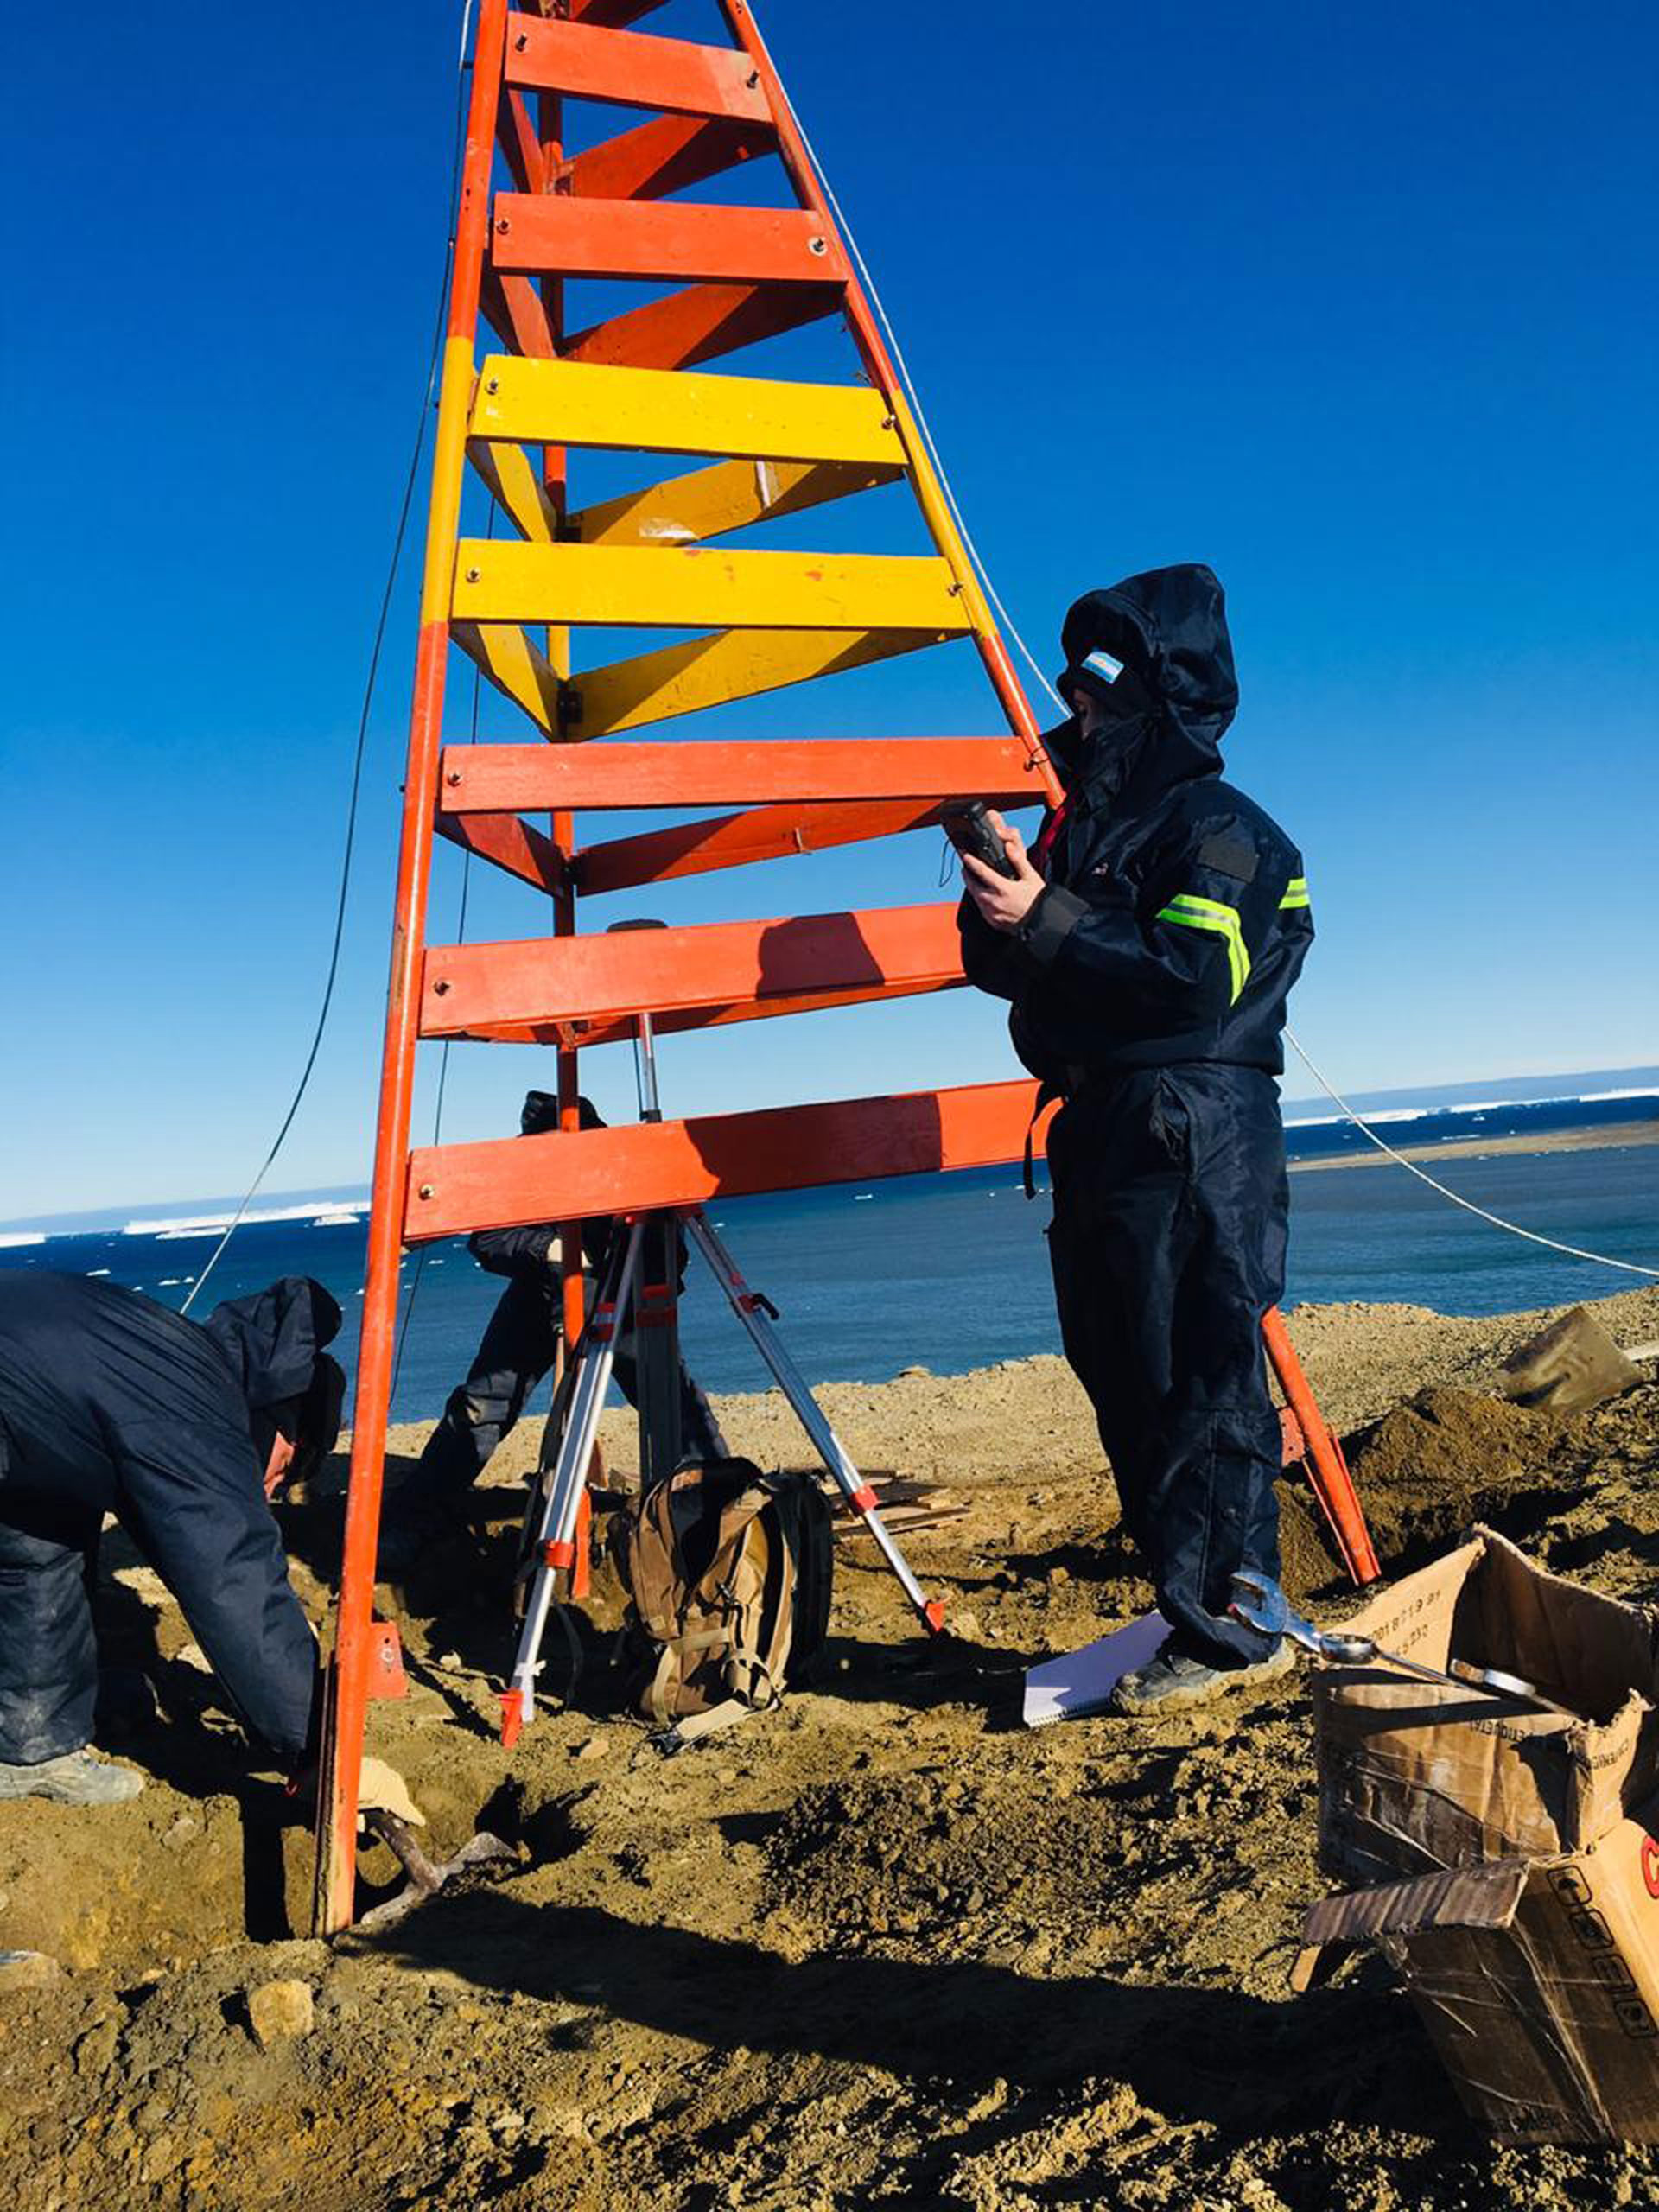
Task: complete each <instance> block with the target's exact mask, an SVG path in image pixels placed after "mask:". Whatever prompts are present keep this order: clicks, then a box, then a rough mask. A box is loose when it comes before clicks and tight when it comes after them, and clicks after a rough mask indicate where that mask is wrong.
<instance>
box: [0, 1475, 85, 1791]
mask: <svg viewBox="0 0 1659 2212" xmlns="http://www.w3.org/2000/svg"><path fill="white" fill-rule="evenodd" d="M98 1532H99V1515H98V1514H96V1513H88V1512H86V1511H84V1510H77V1509H75V1508H73V1507H66V1506H64V1505H62V1504H61V1503H57V1502H55V1501H54V1500H51V1499H48V1498H42V1497H35V1496H33V1495H32V1494H30V1493H29V1492H28V1491H20V1490H18V1489H16V1487H15V1486H14V1485H13V1484H9V1483H0V1762H3V1763H4V1764H6V1765H8V1766H36V1765H38V1764H40V1762H41V1760H42V1759H52V1758H59V1757H60V1756H61V1755H62V1754H63V1753H64V1752H66V1751H79V1750H80V1749H81V1747H82V1746H83V1745H86V1744H90V1743H91V1741H92V1719H93V1714H94V1712H95V1709H96V1707H97V1704H98V1644H97V1641H96V1639H95V1637H94V1635H93V1632H92V1574H93V1570H94V1567H95V1565H96V1562H97V1557H98Z"/></svg>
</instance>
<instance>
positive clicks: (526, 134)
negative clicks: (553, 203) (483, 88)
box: [495, 92, 547, 192]
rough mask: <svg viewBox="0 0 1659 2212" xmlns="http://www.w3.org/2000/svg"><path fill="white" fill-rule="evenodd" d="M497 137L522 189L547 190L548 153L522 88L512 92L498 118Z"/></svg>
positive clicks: (513, 175) (531, 190) (496, 120)
mask: <svg viewBox="0 0 1659 2212" xmlns="http://www.w3.org/2000/svg"><path fill="white" fill-rule="evenodd" d="M495 140H496V143H497V145H499V147H500V149H501V152H502V156H503V158H504V159H505V162H506V164H507V167H508V168H509V170H511V172H512V181H513V182H514V183H515V184H516V185H517V186H518V189H519V191H520V192H545V191H546V189H547V156H546V155H545V154H544V153H543V150H542V142H541V140H540V138H539V137H537V132H536V125H535V124H534V123H533V122H532V121H531V115H530V110H529V109H528V108H527V107H526V106H525V105H524V94H523V93H522V92H509V93H508V94H507V97H506V98H505V99H504V100H503V101H502V103H501V106H500V109H499V112H498V114H497V116H496V118H495Z"/></svg>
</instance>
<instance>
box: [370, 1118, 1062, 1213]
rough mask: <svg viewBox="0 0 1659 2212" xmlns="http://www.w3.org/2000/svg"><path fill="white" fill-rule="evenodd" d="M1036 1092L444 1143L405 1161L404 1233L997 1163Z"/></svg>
mask: <svg viewBox="0 0 1659 2212" xmlns="http://www.w3.org/2000/svg"><path fill="white" fill-rule="evenodd" d="M1036 1096H1037V1086H1036V1084H1034V1083H996V1084H974V1085H971V1086H969V1087H967V1088H964V1089H962V1090H921V1091H912V1092H910V1093H908V1094H906V1095H901V1096H898V1097H893V1098H846V1099H838V1100H835V1101H832V1102H830V1103H827V1104H823V1105H817V1106H780V1107H773V1108H770V1109H765V1110H763V1111H760V1112H759V1113H748V1114H718V1115H710V1116H705V1117H702V1118H699V1119H697V1120H695V1121H690V1122H646V1123H644V1124H640V1125H638V1126H635V1127H632V1128H615V1129H592V1130H584V1131H583V1132H582V1134H581V1135H556V1136H545V1137H510V1138H503V1139H499V1140H496V1141H492V1142H490V1143H486V1144H461V1145H443V1146H440V1147H435V1148H431V1149H427V1150H423V1151H419V1152H416V1153H414V1154H411V1155H410V1164H409V1196H408V1203H407V1208H406V1212H405V1230H406V1234H407V1236H408V1237H409V1239H410V1242H411V1243H413V1242H417V1241H420V1240H423V1239H425V1238H428V1237H433V1236H456V1235H459V1234H461V1232H463V1231H465V1230H471V1229H512V1228H517V1227H518V1226H520V1225H521V1224H525V1223H529V1222H539V1221H558V1220H567V1221H571V1220H586V1219H588V1218H590V1217H592V1216H594V1215H595V1214H607V1213H614V1212H615V1211H617V1210H618V1209H619V1207H621V1206H625V1205H626V1206H627V1207H629V1208H630V1209H637V1210H639V1211H645V1210H646V1209H648V1208H651V1207H656V1206H690V1205H705V1204H707V1203H708V1201H709V1200H710V1199H711V1198H741V1197H747V1196H749V1195H751V1194H753V1193H754V1192H761V1191H792V1190H799V1189H804V1188H807V1187H810V1186H811V1185H820V1184H826V1183H862V1182H870V1181H874V1179H876V1178H878V1177H880V1176H884V1175H922V1174H927V1173H931V1172H932V1171H934V1170H936V1169H939V1168H953V1167H988V1166H1001V1165H1003V1164H1005V1163H1007V1162H1008V1161H1011V1160H1018V1159H1019V1157H1020V1153H1021V1151H1022V1150H1023V1148H1024V1146H1025V1141H1026V1130H1027V1125H1028V1124H1029V1122H1030V1120H1031V1110H1032V1107H1033V1104H1034V1103H1035V1100H1036ZM1040 1135H1041V1131H1040V1129H1039V1140H1040ZM1039 1149H1040V1142H1039Z"/></svg>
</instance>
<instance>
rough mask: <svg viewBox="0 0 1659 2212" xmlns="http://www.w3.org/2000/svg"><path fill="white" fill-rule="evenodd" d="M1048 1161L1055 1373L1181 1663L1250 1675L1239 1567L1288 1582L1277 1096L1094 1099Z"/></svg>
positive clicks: (1053, 1137) (1136, 1087) (1195, 1082)
mask: <svg viewBox="0 0 1659 2212" xmlns="http://www.w3.org/2000/svg"><path fill="white" fill-rule="evenodd" d="M1048 1160H1049V1171H1050V1175H1051V1178H1052V1183H1053V1188H1054V1220H1053V1224H1052V1228H1051V1229H1050V1231H1049V1248H1050V1258H1051V1261H1052V1266H1053V1271H1054V1291H1055V1298H1056V1300H1057V1302H1058V1307H1059V1317H1060V1334H1061V1338H1062V1340H1063V1342H1064V1344H1065V1356H1066V1357H1067V1359H1068V1360H1069V1361H1070V1363H1071V1366H1072V1367H1073V1369H1074V1370H1076V1372H1077V1377H1078V1380H1079V1381H1080V1382H1081V1383H1082V1384H1083V1386H1084V1389H1085V1390H1087V1391H1088V1393H1089V1396H1090V1401H1091V1402H1092V1403H1093V1406H1094V1409H1095V1415H1096V1421H1097V1422H1098V1425H1099V1428H1100V1440H1101V1442H1102V1443H1103V1445H1104V1446H1105V1447H1106V1453H1107V1457H1108V1458H1109V1459H1110V1461H1111V1465H1112V1474H1113V1477H1114V1478H1115V1480H1116V1484H1117V1493H1118V1497H1119V1500H1120V1502H1121V1503H1122V1510H1123V1518H1124V1522H1125V1524H1126V1525H1127V1527H1128V1530H1129V1533H1130V1535H1131V1536H1132V1537H1133V1538H1134V1541H1135V1545H1136V1547H1137V1548H1138V1549H1139V1550H1140V1552H1141V1556H1142V1558H1143V1559H1144V1560H1145V1561H1146V1564H1147V1572H1148V1573H1149V1574H1150V1576H1151V1579H1152V1581H1153V1583H1154V1586H1155V1587H1156V1590H1157V1592H1158V1603H1159V1606H1160V1610H1161V1611H1162V1612H1163V1614H1164V1616H1165V1618H1166V1619H1167V1620H1168V1621H1169V1622H1170V1624H1172V1626H1173V1629H1174V1631H1175V1643H1176V1648H1177V1649H1180V1650H1183V1651H1185V1652H1186V1653H1188V1654H1190V1656H1192V1657H1195V1658H1200V1659H1204V1660H1206V1661H1207V1662H1210V1663H1211V1664H1217V1665H1235V1664H1237V1663H1238V1662H1241V1661H1243V1660H1245V1659H1249V1658H1255V1657H1259V1656H1261V1650H1262V1646H1261V1642H1260V1640H1259V1638H1255V1637H1252V1636H1251V1634H1250V1632H1249V1630H1245V1629H1243V1628H1242V1627H1241V1626H1240V1625H1239V1624H1238V1623H1236V1622H1235V1621H1232V1620H1230V1619H1229V1618H1228V1617H1227V1603H1228V1597H1229V1592H1230V1585H1231V1581H1232V1578H1233V1576H1234V1574H1235V1573H1236V1572H1237V1571H1238V1570H1239V1568H1241V1567H1254V1568H1255V1569H1257V1570H1258V1571H1260V1572H1261V1573H1266V1574H1270V1575H1273V1576H1274V1577H1276V1576H1277V1574H1278V1572H1279V1517H1278V1501H1277V1499H1276V1497H1274V1487H1273V1485H1274V1478H1275V1477H1276V1476H1277V1474H1278V1472H1279V1467H1280V1459H1281V1447H1280V1427H1279V1419H1278V1415H1277V1414H1275V1412H1274V1408H1273V1402H1272V1400H1271V1399H1270V1397H1269V1395H1268V1382H1267V1372H1266V1367H1265V1363H1264V1354H1263V1350H1262V1335H1261V1322H1262V1315H1263V1314H1264V1313H1266V1311H1267V1310H1268V1307H1269V1306H1274V1305H1276V1304H1277V1303H1278V1301H1279V1300H1280V1299H1281V1296H1282V1295H1283V1293H1284V1278H1285V1241H1286V1225H1287V1214H1288V1195H1289V1194H1288V1185H1287V1181H1286V1178H1285V1147H1284V1130H1283V1126H1282V1124H1281V1120H1280V1116H1279V1098H1278V1089H1277V1086H1276V1085H1275V1084H1274V1082H1273V1080H1272V1078H1271V1077H1268V1076H1267V1075H1264V1074H1262V1073H1261V1072H1260V1071H1257V1070H1255V1069H1249V1068H1229V1067H1217V1066H1211V1065H1189V1066H1182V1067H1175V1068H1160V1069H1154V1070H1147V1071H1137V1072H1135V1073H1131V1074H1128V1075H1125V1076H1122V1077H1116V1078H1109V1079H1107V1080H1104V1081H1101V1082H1098V1083H1091V1084H1088V1085H1087V1086H1085V1087H1084V1089H1083V1090H1080V1091H1079V1092H1078V1094H1077V1096H1075V1097H1072V1098H1071V1099H1069V1100H1068V1101H1067V1103H1066V1104H1065V1106H1063V1107H1062V1108H1061V1109H1060V1111H1059V1113H1058V1115H1057V1116H1056V1117H1055V1120H1054V1122H1053V1125H1052V1128H1051V1129H1050V1132H1049V1138H1048Z"/></svg>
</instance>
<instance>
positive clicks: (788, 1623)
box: [612, 1459, 833, 1751]
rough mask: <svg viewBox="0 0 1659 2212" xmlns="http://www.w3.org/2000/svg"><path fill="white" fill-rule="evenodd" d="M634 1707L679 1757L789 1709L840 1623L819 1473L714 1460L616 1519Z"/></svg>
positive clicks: (670, 1480) (681, 1473)
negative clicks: (741, 1724) (688, 1747)
mask: <svg viewBox="0 0 1659 2212" xmlns="http://www.w3.org/2000/svg"><path fill="white" fill-rule="evenodd" d="M612 1543H613V1554H614V1557H615V1560H616V1564H617V1569H618V1572H619V1573H620V1575H621V1578H622V1581H623V1585H624V1586H625V1588H626V1590H627V1592H628V1595H629V1598H630V1599H631V1601H632V1602H631V1605H630V1607H629V1611H628V1618H627V1622H626V1626H625V1628H624V1631H623V1655H624V1665H625V1666H626V1668H627V1669H628V1671H629V1681H628V1684H627V1693H626V1694H627V1697H628V1700H629V1702H630V1703H631V1704H632V1705H633V1706H634V1707H635V1708H636V1710H637V1711H639V1713H641V1714H642V1715H643V1716H644V1717H645V1719H648V1720H651V1721H653V1722H655V1724H656V1726H657V1727H658V1729H659V1730H661V1731H663V1732H664V1734H663V1739H662V1740H663V1745H664V1748H665V1749H671V1750H676V1751H677V1750H678V1749H679V1748H680V1747H681V1745H685V1744H690V1743H695V1742H696V1740H697V1738H699V1737H702V1736H708V1735H712V1734H713V1733H714V1732H715V1731H716V1730H717V1729H721V1728H727V1727H729V1726H732V1724H733V1723H734V1721H738V1720H743V1719H747V1717H748V1715H749V1714H750V1713H764V1712H766V1710H767V1709H768V1708H769V1707H772V1706H774V1705H776V1704H777V1703H778V1701H779V1699H780V1698H781V1696H782V1695H783V1692H784V1689H785V1685H786V1683H789V1682H798V1681H799V1680H800V1679H801V1677H802V1675H803V1674H804V1671H805V1669H806V1668H807V1666H808V1665H809V1664H810V1662H811V1660H812V1659H814V1658H815V1657H816V1656H817V1653H818V1652H819V1651H820V1650H821V1649H822V1648H823V1639H824V1635H825V1632H826V1630H827V1629H828V1627H829V1584H830V1575H831V1567H832V1554H833V1545H832V1539H831V1535H830V1527H829V1503H828V1501H827V1499H826V1498H825V1497H824V1495H823V1491H822V1490H821V1489H820V1488H819V1487H818V1485H817V1483H816V1482H815V1481H813V1480H812V1479H811V1478H810V1477H808V1476H804V1475H800V1474H772V1475H764V1474H762V1473H761V1471H760V1468H759V1467H757V1466H756V1465H755V1464H754V1462H753V1460H752V1459H712V1460H709V1461H706V1462H705V1463H703V1464H702V1465H692V1466H685V1467H681V1468H679V1469H677V1471H676V1472H675V1473H673V1474H672V1475H670V1476H668V1477H667V1478H665V1479H664V1480H663V1481H661V1482H658V1483H656V1484H653V1485H652V1488H651V1489H649V1490H648V1491H646V1492H645V1495H644V1496H643V1497H641V1498H640V1500H639V1503H638V1505H637V1506H636V1507H635V1509H634V1510H632V1512H630V1513H623V1514H619V1515H618V1516H616V1520H615V1522H613V1529H612Z"/></svg>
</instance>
